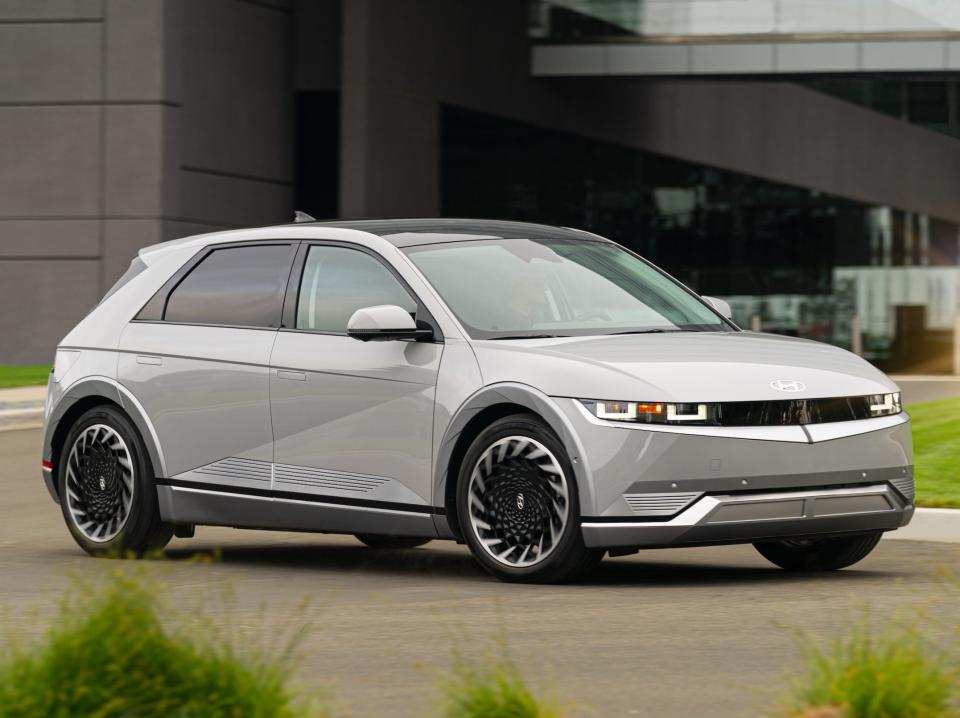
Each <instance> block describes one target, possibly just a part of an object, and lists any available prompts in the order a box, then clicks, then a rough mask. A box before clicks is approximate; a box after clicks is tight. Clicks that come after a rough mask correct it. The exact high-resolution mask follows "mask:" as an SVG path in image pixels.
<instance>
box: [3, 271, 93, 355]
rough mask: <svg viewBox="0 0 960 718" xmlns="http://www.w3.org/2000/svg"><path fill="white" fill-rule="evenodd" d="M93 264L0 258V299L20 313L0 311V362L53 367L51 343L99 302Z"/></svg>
mask: <svg viewBox="0 0 960 718" xmlns="http://www.w3.org/2000/svg"><path fill="white" fill-rule="evenodd" d="M98 264H99V263H98V262H97V261H96V260H42V261H32V260H4V259H0V287H2V288H3V289H2V293H3V297H4V299H5V301H9V299H8V298H10V299H14V300H15V305H14V306H16V307H19V308H20V310H19V311H3V312H0V337H2V338H0V361H3V362H8V363H13V364H17V363H23V364H25V363H32V362H45V361H50V362H52V361H53V352H54V347H55V345H56V342H57V341H59V340H60V338H62V337H63V336H64V335H66V333H67V332H68V331H70V329H71V328H72V327H73V325H74V324H76V323H77V322H78V321H79V320H80V319H82V318H83V316H84V315H85V314H86V313H87V312H88V311H89V310H90V308H91V307H93V305H94V304H96V303H97V301H98V300H99V299H100V295H99V292H98V290H97V284H98V282H97V274H98V271H99V270H98ZM27 309H29V311H26V310H27Z"/></svg>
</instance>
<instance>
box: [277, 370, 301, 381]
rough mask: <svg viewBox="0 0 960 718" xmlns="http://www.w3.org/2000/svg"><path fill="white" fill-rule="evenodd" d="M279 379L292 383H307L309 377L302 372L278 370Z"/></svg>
mask: <svg viewBox="0 0 960 718" xmlns="http://www.w3.org/2000/svg"><path fill="white" fill-rule="evenodd" d="M277 378H278V379H288V380H290V381H306V380H307V375H306V373H305V372H302V371H288V370H286V369H278V370H277Z"/></svg>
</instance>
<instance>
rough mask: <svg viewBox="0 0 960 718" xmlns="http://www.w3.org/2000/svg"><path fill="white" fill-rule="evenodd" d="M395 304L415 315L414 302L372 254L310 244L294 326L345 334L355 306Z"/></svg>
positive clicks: (355, 308)
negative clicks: (311, 245) (295, 324)
mask: <svg viewBox="0 0 960 718" xmlns="http://www.w3.org/2000/svg"><path fill="white" fill-rule="evenodd" d="M380 304H395V305H397V306H399V307H403V308H404V309H405V310H407V311H408V312H410V315H411V316H415V315H416V311H417V302H416V300H415V299H414V298H413V297H411V296H410V293H409V292H407V290H406V289H404V287H403V286H402V285H401V284H400V282H399V281H398V280H397V278H396V277H394V276H393V274H391V273H390V271H389V270H388V269H387V268H386V267H385V266H384V265H383V263H382V262H380V261H379V260H378V259H376V258H375V257H372V256H371V255H369V254H367V253H366V252H363V251H361V250H358V249H348V248H346V247H329V246H320V245H318V246H314V247H310V251H309V253H308V254H307V261H306V262H305V263H304V267H303V279H302V280H301V282H300V296H299V299H298V301H297V329H309V330H311V331H319V332H335V333H345V332H346V331H347V322H348V321H349V320H350V317H351V316H352V315H353V313H354V312H355V311H357V310H358V309H362V308H363V307H372V306H377V305H380Z"/></svg>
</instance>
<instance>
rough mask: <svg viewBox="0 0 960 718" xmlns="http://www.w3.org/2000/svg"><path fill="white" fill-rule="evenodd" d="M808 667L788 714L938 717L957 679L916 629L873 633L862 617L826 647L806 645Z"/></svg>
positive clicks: (946, 712) (949, 662) (946, 713)
mask: <svg viewBox="0 0 960 718" xmlns="http://www.w3.org/2000/svg"><path fill="white" fill-rule="evenodd" d="M804 649H805V650H804V652H805V654H806V659H807V660H806V663H807V670H806V674H805V676H804V679H803V680H802V681H801V682H800V683H798V685H797V689H796V693H795V695H794V699H793V701H792V703H793V706H792V707H791V709H790V711H789V712H788V715H790V716H796V717H800V716H802V717H804V718H807V717H812V716H824V717H826V716H831V718H832V717H833V716H836V718H941V717H944V718H945V717H946V716H951V717H952V716H954V715H956V714H955V713H954V712H953V711H952V710H951V707H950V703H951V698H952V697H953V696H954V695H955V692H956V680H957V678H958V676H957V672H956V669H955V667H954V664H953V661H952V659H951V658H950V657H949V656H947V655H945V654H943V653H941V652H940V651H939V650H938V649H936V648H935V647H933V646H932V645H931V644H929V643H928V642H927V641H926V640H924V638H923V636H922V634H921V632H920V631H919V630H918V629H913V628H907V627H899V628H892V629H887V630H885V631H881V632H879V633H878V632H876V631H875V630H874V629H873V627H872V626H871V625H870V623H869V621H867V620H862V621H860V622H859V623H858V624H856V625H855V626H854V628H853V629H851V631H850V632H849V633H848V634H847V635H845V636H844V637H842V638H839V639H837V640H836V641H834V642H833V643H831V644H830V645H829V646H827V647H826V648H822V647H820V646H818V645H816V644H814V643H812V642H807V643H806V644H805V646H804Z"/></svg>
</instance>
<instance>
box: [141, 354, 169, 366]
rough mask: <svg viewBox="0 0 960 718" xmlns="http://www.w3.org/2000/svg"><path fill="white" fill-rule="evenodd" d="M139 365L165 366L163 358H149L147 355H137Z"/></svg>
mask: <svg viewBox="0 0 960 718" xmlns="http://www.w3.org/2000/svg"><path fill="white" fill-rule="evenodd" d="M137 364H152V365H153V366H163V357H154V356H148V355H146V354H137Z"/></svg>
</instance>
